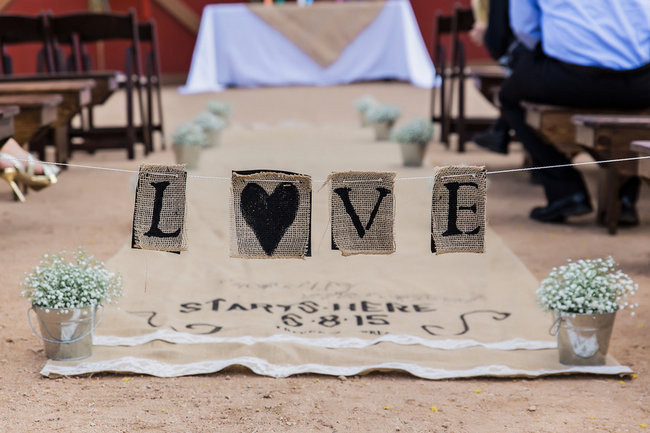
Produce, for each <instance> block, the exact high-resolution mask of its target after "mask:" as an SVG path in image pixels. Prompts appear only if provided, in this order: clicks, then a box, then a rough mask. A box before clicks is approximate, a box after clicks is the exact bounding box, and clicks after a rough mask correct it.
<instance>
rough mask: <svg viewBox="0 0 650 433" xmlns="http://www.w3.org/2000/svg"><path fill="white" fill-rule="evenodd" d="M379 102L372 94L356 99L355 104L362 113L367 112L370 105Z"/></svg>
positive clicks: (372, 105)
mask: <svg viewBox="0 0 650 433" xmlns="http://www.w3.org/2000/svg"><path fill="white" fill-rule="evenodd" d="M378 104H379V102H378V101H377V100H376V99H375V98H373V97H372V96H369V95H366V96H362V97H361V98H359V99H357V100H356V101H354V106H355V108H356V109H357V111H359V112H360V113H365V112H366V111H368V109H369V108H370V107H374V106H375V105H378Z"/></svg>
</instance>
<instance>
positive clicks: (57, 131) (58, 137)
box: [54, 124, 70, 170]
mask: <svg viewBox="0 0 650 433" xmlns="http://www.w3.org/2000/svg"><path fill="white" fill-rule="evenodd" d="M54 145H55V147H56V155H55V157H54V160H55V162H58V163H61V164H66V163H67V162H68V148H69V147H70V146H69V143H68V125H66V124H63V125H58V126H56V127H55V128H54ZM61 168H62V169H63V170H65V169H67V167H66V166H65V165H63V166H61Z"/></svg>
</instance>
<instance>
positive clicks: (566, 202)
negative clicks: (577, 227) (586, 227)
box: [530, 193, 593, 223]
mask: <svg viewBox="0 0 650 433" xmlns="http://www.w3.org/2000/svg"><path fill="white" fill-rule="evenodd" d="M592 210H593V209H592V207H591V203H589V198H588V197H587V195H586V194H584V193H576V194H573V195H570V196H568V197H564V198H561V199H559V200H555V201H553V202H551V203H549V205H548V206H546V207H536V208H534V209H533V210H532V211H531V212H530V218H531V219H534V220H536V221H541V222H545V223H560V222H564V221H565V220H566V219H567V218H568V217H570V216H577V215H584V214H587V213H589V212H591V211H592Z"/></svg>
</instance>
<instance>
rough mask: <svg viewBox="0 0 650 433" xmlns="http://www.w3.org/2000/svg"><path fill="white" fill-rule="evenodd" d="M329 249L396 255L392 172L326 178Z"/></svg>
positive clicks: (347, 253) (351, 173)
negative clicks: (329, 211) (330, 217)
mask: <svg viewBox="0 0 650 433" xmlns="http://www.w3.org/2000/svg"><path fill="white" fill-rule="evenodd" d="M329 180H330V182H331V193H330V206H331V215H332V249H334V250H340V251H341V254H343V255H344V256H349V255H352V254H392V253H394V252H395V239H394V235H393V226H394V219H395V195H394V189H393V185H394V183H395V173H385V172H352V171H350V172H342V173H333V174H331V175H330V176H329Z"/></svg>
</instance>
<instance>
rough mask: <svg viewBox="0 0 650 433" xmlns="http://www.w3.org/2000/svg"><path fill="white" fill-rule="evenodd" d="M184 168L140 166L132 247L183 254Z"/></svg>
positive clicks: (178, 166)
mask: <svg viewBox="0 0 650 433" xmlns="http://www.w3.org/2000/svg"><path fill="white" fill-rule="evenodd" d="M186 182H187V172H186V171H185V166H184V165H157V164H143V165H142V166H140V172H139V175H138V186H137V189H136V192H135V206H134V211H133V236H132V241H131V247H132V248H136V249H145V250H158V251H169V252H176V253H178V252H180V251H185V250H187V245H186V242H185V185H186Z"/></svg>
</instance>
